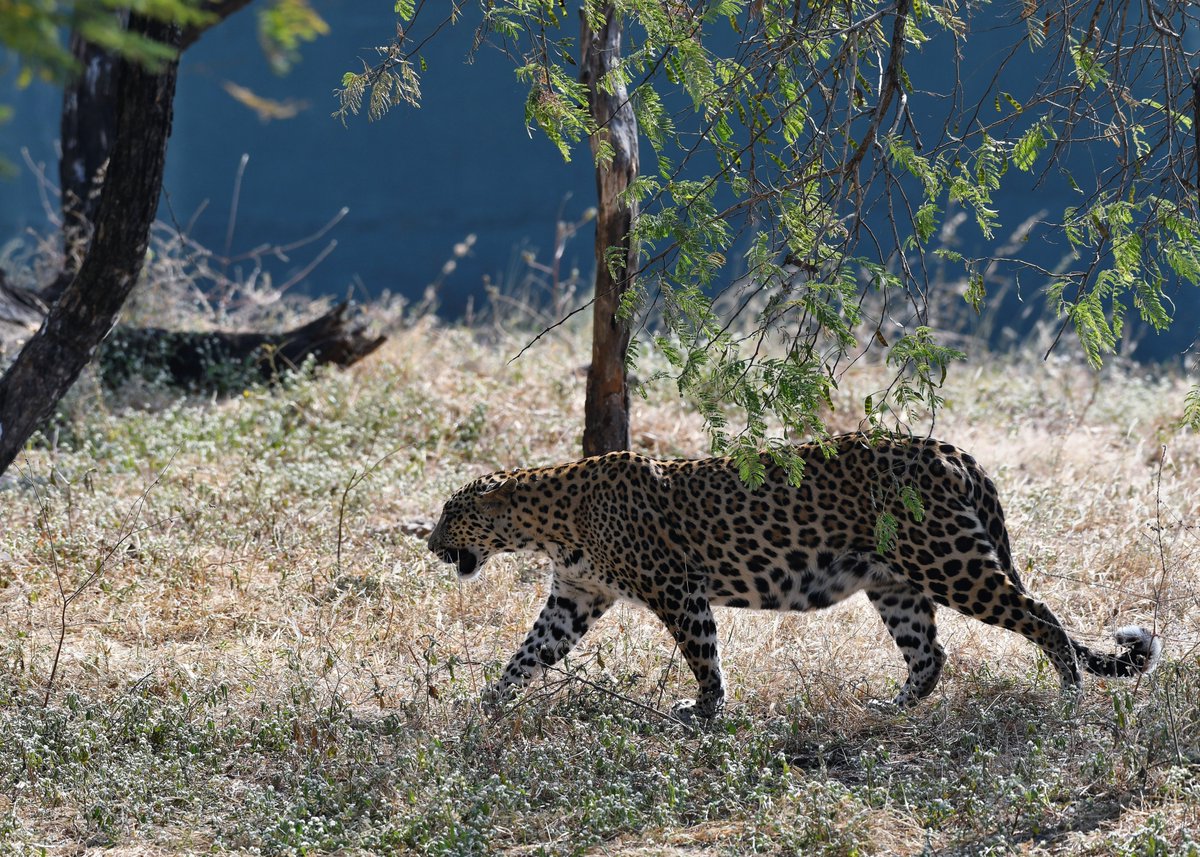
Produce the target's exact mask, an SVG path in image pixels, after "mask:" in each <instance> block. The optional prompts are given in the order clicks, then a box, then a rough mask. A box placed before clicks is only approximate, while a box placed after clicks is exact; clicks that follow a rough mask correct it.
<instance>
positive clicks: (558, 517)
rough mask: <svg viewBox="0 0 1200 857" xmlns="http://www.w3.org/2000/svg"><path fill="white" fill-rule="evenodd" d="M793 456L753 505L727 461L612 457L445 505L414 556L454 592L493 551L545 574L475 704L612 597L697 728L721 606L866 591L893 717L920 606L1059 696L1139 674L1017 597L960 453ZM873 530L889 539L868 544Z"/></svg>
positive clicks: (933, 676) (934, 646)
mask: <svg viewBox="0 0 1200 857" xmlns="http://www.w3.org/2000/svg"><path fill="white" fill-rule="evenodd" d="M796 451H797V453H798V455H799V457H800V458H801V459H802V460H803V461H804V471H803V479H802V480H801V482H800V484H799V485H798V486H794V485H791V484H789V482H788V480H787V476H786V474H785V472H784V471H783V469H782V468H780V467H779V466H777V465H775V464H774V463H772V462H771V461H770V459H768V458H765V457H764V459H763V463H764V466H765V467H766V478H765V479H764V481H763V483H762V485H761V486H760V487H758V488H755V489H753V490H752V489H750V488H748V487H747V486H746V484H745V483H744V482H743V481H742V480H741V479H740V478H739V475H738V469H737V467H736V465H735V464H734V463H733V462H732V461H731V460H730V459H727V458H707V459H697V460H671V461H664V460H657V459H652V458H647V457H645V456H641V455H637V454H633V453H629V452H616V453H610V454H608V455H602V456H597V457H594V458H587V459H584V460H582V461H577V462H573V463H570V464H563V465H559V466H554V467H540V468H532V469H523V470H512V471H504V472H500V473H494V474H492V475H490V476H485V477H483V478H481V479H477V480H475V481H474V482H471V483H470V484H468V485H466V486H464V487H463V488H462V489H460V490H459V491H458V492H456V493H455V494H454V495H453V496H452V497H451V498H450V499H449V500H448V501H447V502H446V505H445V508H444V510H443V512H442V516H441V520H440V521H439V522H438V524H437V526H436V528H435V529H434V531H433V534H432V535H431V536H430V539H429V548H430V550H432V551H433V552H434V553H435V554H437V555H438V556H439V557H441V558H442V559H443V560H445V561H447V562H453V563H455V564H456V565H457V567H458V572H459V574H460V576H462V577H472V576H474V575H475V574H477V573H478V571H479V568H480V567H481V566H482V564H483V563H484V562H485V561H486V560H487V559H488V558H489V557H491V556H492V555H494V554H497V553H501V552H505V551H523V550H534V551H541V552H542V553H544V554H547V555H548V556H549V557H550V558H551V560H552V562H553V566H554V580H553V584H552V586H551V591H550V595H549V598H548V599H547V601H546V604H545V606H544V607H543V608H542V611H541V614H540V615H539V616H538V618H537V620H536V621H535V622H534V625H533V628H532V630H531V631H530V632H529V635H528V636H527V637H526V639H525V641H524V643H523V644H522V645H521V646H520V648H519V649H518V650H517V652H516V653H515V654H514V655H513V656H512V658H511V659H510V661H509V662H508V665H507V667H506V668H505V670H504V673H503V675H502V677H501V678H500V680H499V682H498V683H497V684H496V685H495V686H494V687H493V688H492V689H491V690H490V694H489V695H490V697H491V698H494V699H504V698H507V697H509V696H511V695H512V693H513V692H514V691H515V690H516V689H518V688H520V687H522V686H523V685H525V684H526V683H528V682H529V681H530V680H531V679H532V678H533V677H534V676H536V675H537V674H538V672H539V671H540V670H541V669H543V668H544V667H545V666H547V665H550V664H553V663H555V662H556V661H558V660H559V659H560V658H561V657H562V656H563V655H565V654H566V653H567V652H568V651H570V649H571V648H572V646H574V645H575V643H576V642H577V641H578V640H579V638H580V637H582V636H583V634H584V633H585V632H586V631H587V630H588V628H589V627H591V625H592V624H593V623H594V622H595V621H596V620H597V619H599V618H600V617H601V616H602V615H604V613H605V611H606V610H607V609H608V608H609V607H610V606H612V604H613V603H614V602H615V601H616V600H618V599H622V598H623V599H627V600H630V601H634V602H637V603H639V604H643V605H645V606H646V607H648V608H649V609H650V610H652V611H653V612H654V613H655V615H657V616H658V617H659V618H660V619H661V620H662V621H663V622H664V623H665V624H666V626H667V628H668V629H669V630H670V632H671V634H672V635H673V636H674V638H675V640H676V641H677V642H678V644H679V648H680V650H681V651H682V652H683V654H684V656H685V657H686V659H687V662H688V665H689V666H690V667H691V669H692V672H693V673H694V674H695V677H696V681H697V682H698V684H699V696H698V700H697V701H696V702H695V703H690V702H685V703H683V704H682V708H681V712H682V713H687V712H688V711H689V708H688V706H693V707H692V708H690V711H691V712H692V713H695V714H698V715H700V716H705V717H707V716H712V715H714V714H715V713H717V712H718V711H719V710H720V709H721V707H722V705H723V702H724V697H725V686H724V682H723V679H722V674H721V661H720V654H719V651H718V645H717V624H716V621H715V619H714V618H713V612H712V608H713V607H714V606H720V605H724V606H727V607H749V608H755V609H761V610H815V609H819V608H822V607H828V606H830V605H831V604H835V603H837V602H839V601H841V600H843V599H845V598H847V597H848V596H850V595H852V594H854V593H856V592H858V591H860V590H863V591H865V592H866V594H867V597H868V598H869V599H870V601H871V604H872V605H874V607H875V608H876V610H878V611H879V615H880V617H881V618H882V619H883V622H884V624H885V626H886V627H887V629H888V631H889V632H890V634H891V636H892V638H893V640H895V642H896V645H897V646H898V647H899V649H900V652H901V654H902V655H903V657H904V660H905V662H906V663H907V665H908V679H907V681H906V682H905V684H904V686H903V687H902V688H901V690H900V692H899V695H897V696H896V698H895V700H894V704H896V705H898V706H907V705H911V704H913V703H915V702H916V701H917V700H919V699H921V698H922V697H924V696H927V695H928V694H929V693H930V692H931V691H932V690H933V688H934V686H935V685H936V684H937V681H938V676H939V674H940V673H941V670H942V663H943V661H944V659H945V654H944V652H943V650H942V647H941V645H939V643H938V642H937V626H936V624H935V620H934V613H935V609H936V607H935V605H943V606H948V607H952V608H954V609H955V610H957V611H959V612H960V613H964V614H966V615H967V616H973V617H975V618H977V619H980V620H982V621H984V622H987V623H988V624H991V625H998V626H1000V627H1002V628H1007V629H1009V630H1011V631H1016V632H1017V633H1019V634H1021V635H1022V636H1024V637H1026V638H1027V639H1029V640H1030V641H1031V642H1033V643H1034V644H1035V645H1037V646H1039V647H1040V648H1041V649H1042V650H1043V651H1044V652H1045V653H1046V654H1047V655H1048V656H1049V658H1050V661H1051V663H1053V664H1054V666H1055V668H1056V669H1057V670H1058V673H1059V675H1060V677H1061V679H1062V683H1063V686H1064V688H1069V689H1074V688H1077V687H1078V686H1079V685H1080V684H1081V674H1080V668H1081V667H1082V668H1083V669H1086V670H1087V671H1089V672H1092V673H1096V674H1099V675H1105V676H1122V677H1129V676H1134V675H1138V674H1140V673H1145V672H1149V671H1150V670H1151V669H1153V667H1154V665H1155V662H1156V661H1157V658H1158V654H1159V641H1158V639H1157V638H1155V637H1154V636H1153V635H1152V634H1151V633H1149V632H1148V631H1146V630H1144V629H1141V628H1136V627H1130V628H1123V629H1120V630H1119V631H1118V632H1117V642H1118V643H1119V644H1120V645H1122V646H1123V647H1124V649H1123V650H1122V651H1120V653H1119V654H1109V653H1106V652H1100V651H1096V650H1093V649H1090V648H1088V647H1087V646H1085V645H1083V644H1082V643H1079V642H1077V641H1076V640H1073V639H1072V638H1071V637H1070V636H1069V635H1068V634H1067V632H1066V631H1065V630H1064V629H1063V626H1062V624H1061V623H1060V622H1059V620H1058V619H1057V618H1056V617H1055V616H1054V614H1053V613H1052V612H1051V611H1050V609H1049V608H1048V607H1046V605H1045V604H1043V603H1042V602H1040V601H1037V600H1035V599H1034V598H1032V597H1031V596H1030V595H1029V594H1028V593H1027V592H1026V590H1025V588H1024V586H1023V585H1022V583H1021V581H1020V580H1019V579H1018V577H1017V573H1016V570H1015V569H1014V568H1013V563H1012V554H1011V550H1010V548H1009V539H1008V531H1007V529H1006V528H1005V525H1004V513H1003V511H1002V509H1001V506H1000V500H999V497H998V495H997V492H996V486H995V485H994V484H993V482H992V480H991V479H990V478H989V477H988V476H987V474H985V473H984V471H983V470H982V469H981V468H980V466H979V465H978V464H977V463H976V461H975V459H974V458H972V457H971V456H970V455H968V454H967V453H965V452H963V451H962V450H960V449H957V448H955V447H954V446H951V445H950V444H946V443H941V442H938V441H935V440H929V439H912V440H910V439H903V440H892V439H884V440H871V439H868V438H867V437H865V436H863V435H858V434H851V435H842V436H839V437H835V438H832V439H831V441H829V442H828V444H827V447H826V449H822V448H821V447H820V446H818V445H816V444H807V445H804V446H800V447H797V449H796ZM829 452H832V453H833V454H827V453H829ZM904 497H907V498H908V502H907V503H905V502H904V499H903V498H904ZM914 497H919V498H920V499H919V503H916V502H913V499H912V498H914ZM887 516H890V518H891V520H893V521H894V522H895V530H896V531H895V537H894V538H892V539H884V540H883V541H884V543H883V544H880V541H881V540H880V538H879V536H878V534H877V526H878V524H879V522H880V521H881V519H882V520H887ZM881 548H882V550H881Z"/></svg>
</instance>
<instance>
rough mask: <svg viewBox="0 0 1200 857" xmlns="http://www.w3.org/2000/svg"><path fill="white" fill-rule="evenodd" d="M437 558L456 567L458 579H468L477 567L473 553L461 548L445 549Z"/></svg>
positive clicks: (476, 560)
mask: <svg viewBox="0 0 1200 857" xmlns="http://www.w3.org/2000/svg"><path fill="white" fill-rule="evenodd" d="M438 556H440V557H441V558H442V560H443V561H444V562H452V563H454V564H455V565H457V566H458V576H459V577H470V576H471V575H472V574H473V573H474V572H475V568H476V567H477V566H478V565H479V560H478V559H477V558H476V557H475V554H474V553H472V552H471V551H469V550H464V549H461V548H446V550H444V551H442V552H441V553H440V554H438Z"/></svg>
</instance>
